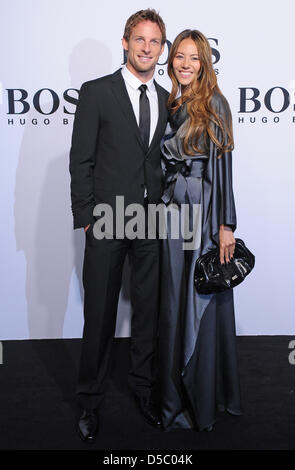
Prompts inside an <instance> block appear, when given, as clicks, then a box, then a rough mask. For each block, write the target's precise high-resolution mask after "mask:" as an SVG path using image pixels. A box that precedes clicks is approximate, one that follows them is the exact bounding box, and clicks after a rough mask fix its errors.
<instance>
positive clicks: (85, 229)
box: [84, 224, 90, 233]
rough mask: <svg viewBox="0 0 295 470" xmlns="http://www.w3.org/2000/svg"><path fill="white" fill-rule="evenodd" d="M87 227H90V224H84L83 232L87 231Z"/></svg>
mask: <svg viewBox="0 0 295 470" xmlns="http://www.w3.org/2000/svg"><path fill="white" fill-rule="evenodd" d="M89 227H90V224H88V225H86V227H84V232H85V233H86V232H87V230H88V229H89Z"/></svg>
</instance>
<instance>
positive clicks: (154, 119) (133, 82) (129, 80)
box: [121, 65, 159, 144]
mask: <svg viewBox="0 0 295 470" xmlns="http://www.w3.org/2000/svg"><path fill="white" fill-rule="evenodd" d="M121 72H122V76H123V79H124V81H125V84H126V88H127V91H128V95H129V98H130V101H131V104H132V108H133V111H134V114H135V117H136V121H137V125H139V98H140V94H141V92H140V90H139V89H138V87H140V85H146V86H147V90H146V96H147V97H148V100H149V103H150V110H151V121H150V139H149V144H150V143H151V141H152V139H153V136H154V133H155V130H156V127H157V123H158V118H159V105H158V94H157V90H156V87H155V83H154V79H153V78H151V80H149V81H148V82H146V83H142V82H141V81H140V80H139V78H137V77H135V75H133V73H132V72H130V70H129V69H128V68H127V66H126V65H124V67H122V69H121Z"/></svg>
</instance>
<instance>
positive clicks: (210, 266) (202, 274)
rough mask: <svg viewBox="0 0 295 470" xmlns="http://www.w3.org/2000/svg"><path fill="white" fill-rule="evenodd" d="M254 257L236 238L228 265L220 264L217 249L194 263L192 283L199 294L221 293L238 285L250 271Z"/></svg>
mask: <svg viewBox="0 0 295 470" xmlns="http://www.w3.org/2000/svg"><path fill="white" fill-rule="evenodd" d="M254 264H255V256H254V255H253V253H251V251H250V250H249V249H248V248H247V247H246V245H245V243H244V242H243V240H241V239H240V238H236V245H235V252H234V256H233V258H232V259H231V260H230V262H229V263H224V264H221V263H220V259H219V247H217V248H214V249H213V250H210V251H208V253H206V254H205V255H202V256H200V257H199V258H198V259H197V261H196V266H195V273H194V283H195V288H196V289H197V291H198V292H199V294H212V293H215V292H223V291H225V290H227V289H231V288H232V287H235V286H237V285H238V284H240V283H241V282H242V281H243V280H244V279H245V277H246V276H248V274H249V273H250V272H251V271H252V269H253V268H254Z"/></svg>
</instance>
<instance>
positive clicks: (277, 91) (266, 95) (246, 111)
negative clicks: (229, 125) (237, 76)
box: [237, 82, 295, 124]
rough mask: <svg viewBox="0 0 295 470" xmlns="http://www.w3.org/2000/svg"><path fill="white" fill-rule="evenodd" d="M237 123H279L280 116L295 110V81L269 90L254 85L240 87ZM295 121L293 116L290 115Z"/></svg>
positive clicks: (294, 120)
mask: <svg viewBox="0 0 295 470" xmlns="http://www.w3.org/2000/svg"><path fill="white" fill-rule="evenodd" d="M239 91H240V107H239V111H238V113H239V114H240V115H239V116H238V119H237V121H238V123H239V124H244V123H251V124H255V123H258V122H261V123H264V124H266V123H269V122H273V123H279V122H280V120H281V117H282V116H286V115H288V113H293V112H294V111H295V82H294V83H293V82H290V84H289V87H288V89H287V88H284V87H281V86H274V87H272V88H270V89H269V90H262V89H258V88H255V87H240V88H239ZM291 122H294V123H295V116H291Z"/></svg>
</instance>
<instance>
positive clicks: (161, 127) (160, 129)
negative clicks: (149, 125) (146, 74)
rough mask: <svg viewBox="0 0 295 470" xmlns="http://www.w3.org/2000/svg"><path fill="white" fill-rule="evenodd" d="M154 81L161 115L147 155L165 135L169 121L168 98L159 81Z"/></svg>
mask: <svg viewBox="0 0 295 470" xmlns="http://www.w3.org/2000/svg"><path fill="white" fill-rule="evenodd" d="M154 83H155V86H156V90H157V94H158V107H159V117H158V122H157V126H156V129H155V132H154V136H153V139H152V141H151V144H150V146H149V149H148V151H147V155H148V154H149V152H150V151H151V150H152V148H153V146H154V145H155V143H156V142H159V140H160V139H161V137H162V136H163V134H164V131H165V126H166V123H167V99H166V96H165V93H164V91H163V90H162V89H161V88H160V86H159V85H158V83H157V82H156V81H154Z"/></svg>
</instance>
